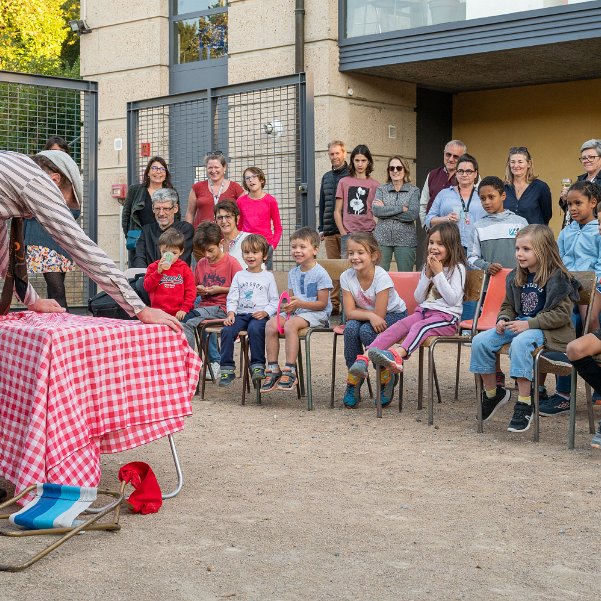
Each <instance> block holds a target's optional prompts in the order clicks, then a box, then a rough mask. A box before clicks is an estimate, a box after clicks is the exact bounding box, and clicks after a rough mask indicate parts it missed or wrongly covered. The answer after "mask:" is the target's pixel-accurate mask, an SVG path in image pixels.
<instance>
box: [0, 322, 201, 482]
mask: <svg viewBox="0 0 601 601" xmlns="http://www.w3.org/2000/svg"><path fill="white" fill-rule="evenodd" d="M199 369H200V360H199V358H198V355H197V354H196V353H195V352H194V351H193V350H192V349H191V348H190V347H189V346H188V344H187V342H186V339H185V337H184V335H183V334H182V333H180V332H173V331H172V330H171V329H169V328H168V327H167V326H164V325H148V324H142V323H141V322H139V321H122V320H117V319H105V318H93V317H83V316H79V315H70V314H68V313H45V314H41V313H33V312H23V313H11V314H9V315H6V316H4V317H2V318H0V475H1V476H3V477H4V478H6V479H7V480H9V481H11V482H13V483H14V484H15V486H16V490H17V492H19V491H21V490H23V489H24V488H25V487H27V486H29V485H30V484H34V483H37V482H56V483H61V484H72V485H77V486H97V485H98V482H99V480H100V454H101V453H118V452H120V451H125V450H127V449H132V448H134V447H137V446H140V445H142V444H145V443H148V442H151V441H153V440H157V439H158V438H161V437H163V436H167V435H168V434H172V433H173V432H177V431H179V430H181V429H183V427H184V417H185V416H187V415H190V414H191V413H192V406H191V398H192V396H193V395H194V390H195V388H196V384H197V381H198V372H199Z"/></svg>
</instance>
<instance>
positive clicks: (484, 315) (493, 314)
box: [477, 268, 511, 330]
mask: <svg viewBox="0 0 601 601" xmlns="http://www.w3.org/2000/svg"><path fill="white" fill-rule="evenodd" d="M510 271H511V269H507V268H505V269H501V270H500V271H498V272H497V273H496V274H495V275H492V276H490V277H489V278H488V288H487V290H486V295H485V296H484V302H483V303H482V311H481V313H480V316H479V317H477V329H478V330H490V329H491V328H494V327H495V325H496V323H497V315H498V314H499V311H500V310H501V305H502V304H503V301H504V300H505V280H506V279H507V275H508V274H509V272H510Z"/></svg>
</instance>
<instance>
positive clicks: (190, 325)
mask: <svg viewBox="0 0 601 601" xmlns="http://www.w3.org/2000/svg"><path fill="white" fill-rule="evenodd" d="M225 316H226V314H225V311H224V310H223V309H222V308H221V307H218V306H209V307H196V309H192V311H190V312H189V313H188V314H187V315H186V317H184V322H183V324H182V325H183V327H184V334H185V336H186V340H187V341H188V344H189V345H190V346H191V347H192V348H194V346H195V331H196V327H197V326H198V324H200V322H202V321H204V320H205V319H223V318H225ZM203 342H204V341H203ZM199 351H200V349H199ZM220 359H221V356H220V354H219V348H218V347H217V336H216V335H215V334H211V335H210V336H209V363H219V361H220Z"/></svg>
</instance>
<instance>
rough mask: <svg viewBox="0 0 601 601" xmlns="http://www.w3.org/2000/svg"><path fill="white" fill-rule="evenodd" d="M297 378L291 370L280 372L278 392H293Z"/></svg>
mask: <svg viewBox="0 0 601 601" xmlns="http://www.w3.org/2000/svg"><path fill="white" fill-rule="evenodd" d="M296 381H297V377H296V373H295V372H293V371H292V370H291V369H284V370H283V371H282V375H281V376H280V379H279V381H278V385H277V389H278V390H293V389H294V386H295V384H296Z"/></svg>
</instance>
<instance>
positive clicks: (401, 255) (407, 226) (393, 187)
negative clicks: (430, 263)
mask: <svg viewBox="0 0 601 601" xmlns="http://www.w3.org/2000/svg"><path fill="white" fill-rule="evenodd" d="M387 171H388V179H387V181H386V183H385V184H383V185H382V186H379V187H378V189H377V190H376V196H375V198H374V202H373V204H372V210H373V212H374V216H375V217H377V218H378V223H377V224H376V229H375V230H374V237H375V238H376V240H377V241H378V244H379V245H380V250H381V252H382V258H381V260H380V267H382V268H383V269H385V270H386V271H389V269H390V261H391V259H392V255H393V253H394V260H395V262H396V267H397V270H398V271H413V266H414V264H415V248H416V246H417V234H416V227H415V222H416V220H417V218H418V216H419V202H420V196H419V188H418V187H417V186H413V185H411V183H410V182H411V172H410V170H409V163H408V161H407V159H405V158H403V157H401V156H399V155H395V156H393V157H391V158H390V159H389V160H388V168H387Z"/></svg>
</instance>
